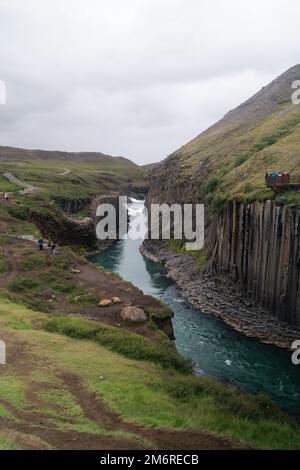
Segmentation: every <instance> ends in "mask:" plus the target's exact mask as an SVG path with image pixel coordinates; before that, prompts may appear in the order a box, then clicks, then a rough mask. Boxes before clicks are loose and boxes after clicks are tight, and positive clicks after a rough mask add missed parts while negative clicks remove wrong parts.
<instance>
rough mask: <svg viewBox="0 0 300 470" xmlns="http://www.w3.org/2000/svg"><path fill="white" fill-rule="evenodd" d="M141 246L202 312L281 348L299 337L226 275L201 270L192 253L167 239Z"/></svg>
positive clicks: (285, 347) (296, 329) (148, 256)
mask: <svg viewBox="0 0 300 470" xmlns="http://www.w3.org/2000/svg"><path fill="white" fill-rule="evenodd" d="M140 250H141V253H142V254H143V255H144V256H145V257H147V258H149V259H151V260H153V261H155V262H158V263H161V264H163V265H164V266H165V267H166V268H167V269H168V275H169V276H170V277H171V278H172V279H173V280H174V281H175V282H176V284H177V285H178V287H179V288H180V289H181V291H182V295H183V297H184V298H185V299H186V300H187V301H188V302H189V303H190V304H191V305H192V306H193V307H195V308H197V309H199V310H201V311H202V312H203V313H206V314H210V315H214V316H216V317H218V318H221V319H222V320H224V321H225V322H226V323H227V324H228V325H230V326H231V327H233V328H234V329H236V330H237V331H240V332H241V333H243V334H245V335H247V336H249V337H253V338H256V339H258V340H260V341H262V342H264V343H267V344H273V345H275V346H278V347H280V348H284V349H288V350H291V346H292V343H293V342H294V341H295V340H299V339H300V330H299V329H298V328H296V327H295V326H292V325H290V324H288V323H285V322H282V321H280V320H278V319H277V318H276V317H273V316H272V315H271V314H270V313H267V312H266V311H265V310H264V309H263V308H262V307H260V306H258V305H255V304H253V303H252V302H251V301H250V300H249V299H248V298H245V297H243V295H242V294H241V293H240V292H239V291H238V289H237V287H236V286H234V285H233V284H232V283H231V282H230V281H228V280H226V278H222V277H218V278H212V277H211V276H207V275H204V274H202V273H201V272H200V270H199V267H198V265H197V259H196V258H195V257H193V256H191V255H188V254H181V253H173V252H170V251H169V250H168V245H167V243H165V242H152V241H150V240H145V241H144V244H143V245H142V246H141V248H140Z"/></svg>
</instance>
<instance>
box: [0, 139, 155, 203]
mask: <svg viewBox="0 0 300 470" xmlns="http://www.w3.org/2000/svg"><path fill="white" fill-rule="evenodd" d="M65 170H68V171H69V170H70V171H69V172H68V173H67V174H62V173H64V172H65ZM4 172H10V173H13V175H15V176H16V177H17V178H19V179H20V180H22V181H24V182H25V183H27V184H31V185H33V186H37V187H38V188H41V190H42V191H43V192H44V193H47V194H50V195H55V196H56V197H57V196H62V197H63V196H65V197H70V198H71V197H75V198H80V197H81V198H84V197H89V196H91V195H92V196H93V195H95V194H102V193H105V192H107V191H109V190H115V189H116V188H117V187H120V185H122V184H123V185H126V184H129V183H131V184H133V185H137V186H138V185H139V184H145V176H146V173H147V172H146V170H145V169H143V168H142V167H139V166H138V165H136V164H134V163H133V162H131V161H130V160H128V159H126V158H123V157H111V156H108V155H103V154H101V153H92V152H89V153H88V152H81V153H71V152H54V151H53V152H51V151H42V150H24V149H18V148H11V147H0V191H17V190H19V189H20V187H19V186H17V185H15V184H13V183H9V182H8V181H7V180H6V179H5V178H4V177H3V173H4Z"/></svg>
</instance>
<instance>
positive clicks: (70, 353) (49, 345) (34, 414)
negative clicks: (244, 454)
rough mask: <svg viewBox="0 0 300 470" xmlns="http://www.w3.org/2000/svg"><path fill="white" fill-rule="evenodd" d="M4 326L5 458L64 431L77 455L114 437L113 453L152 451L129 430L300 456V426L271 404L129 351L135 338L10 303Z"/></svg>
mask: <svg viewBox="0 0 300 470" xmlns="http://www.w3.org/2000/svg"><path fill="white" fill-rule="evenodd" d="M0 326H1V337H2V338H3V339H5V341H6V344H7V349H8V357H7V361H8V363H7V365H6V366H1V381H0V422H2V424H4V423H6V426H5V427H4V426H1V432H0V448H48V447H53V446H54V447H55V442H56V438H57V440H58V442H59V439H60V438H61V436H60V434H59V433H60V432H61V431H64V433H70V432H73V433H76V434H75V437H74V434H73V435H72V436H73V439H75V440H77V444H76V442H75V446H76V445H77V446H79V445H80V443H81V442H82V440H83V439H84V438H86V437H87V436H88V437H89V439H90V440H91V439H92V437H93V436H97V439H98V440H97V443H98V444H99V443H101V439H104V437H105V436H106V437H107V435H108V436H110V438H111V441H110V445H111V446H113V445H114V441H113V439H116V438H122V439H131V440H133V445H134V446H135V447H137V448H138V447H140V446H141V444H142V446H143V447H145V446H146V447H147V446H148V447H151V446H153V442H152V444H151V434H150V435H149V434H147V436H148V437H147V440H145V432H143V430H142V428H132V429H131V432H130V433H129V428H128V424H127V425H125V424H124V422H125V423H130V422H135V423H140V424H141V425H143V426H145V427H146V428H147V427H152V431H151V432H153V429H155V428H157V427H159V428H161V427H162V428H164V429H173V430H175V429H177V430H178V431H179V430H180V431H181V432H183V431H184V430H188V429H193V430H201V431H209V432H212V433H214V434H215V435H216V436H218V435H219V436H225V437H230V438H234V439H238V440H240V441H242V442H243V443H244V444H243V445H251V446H255V447H261V448H292V449H294V448H297V449H299V448H300V430H299V427H298V425H297V424H296V423H295V422H294V421H293V420H292V419H291V418H289V417H287V416H286V415H285V414H284V413H282V412H281V411H279V410H278V409H277V408H276V407H275V406H273V405H272V404H271V402H270V401H269V400H268V399H266V398H263V397H253V396H250V395H247V394H246V393H244V392H242V391H240V390H238V389H235V388H233V387H230V386H225V385H222V384H218V383H216V382H214V381H211V380H209V379H203V378H196V377H193V376H191V375H189V374H188V373H187V372H184V371H183V372H182V373H180V372H176V370H175V369H174V367H173V365H174V364H172V363H170V364H169V365H168V364H165V365H164V367H162V366H161V364H160V361H159V360H155V359H154V357H153V358H152V359H151V356H147V355H144V356H143V355H140V352H139V351H141V349H139V347H136V348H133V347H132V338H131V336H133V337H134V336H136V335H134V334H130V335H128V332H125V331H122V330H118V329H117V328H114V327H108V326H105V329H104V330H103V327H104V325H102V324H101V323H99V322H92V321H89V320H84V319H72V318H67V317H55V316H52V317H49V316H47V315H45V314H42V313H40V312H34V311H32V310H30V309H28V308H25V307H23V306H20V305H17V304H14V303H11V302H8V301H4V300H1V301H0ZM93 331H94V334H92V332H93ZM96 332H97V333H96ZM115 337H116V339H117V342H115V343H114V338H115ZM145 341H146V340H145ZM128 342H129V343H131V351H132V355H131V356H129V357H128V355H127V354H126V344H128ZM114 344H115V345H120V344H123V348H120V347H119V348H118V349H116V348H115V347H114ZM154 350H155V347H154V346H153V351H154ZM82 389H84V390H85V391H84V394H83V397H82V396H81V397H80V396H79V391H80V390H82ZM98 399H101V400H103V401H104V403H105V406H106V407H108V409H111V410H112V412H113V413H118V414H119V415H120V416H121V417H122V418H118V420H117V421H116V423H115V424H113V425H111V426H109V422H108V418H106V419H104V418H105V416H104V415H105V413H106V414H107V413H108V411H107V410H106V411H105V409H104V408H103V405H102V411H101V412H100V414H99V410H98V412H96V408H95V406H96V405H95V403H97V400H98ZM89 400H90V401H91V403H90V402H89ZM90 406H93V407H94V408H93V409H94V414H93V413H92V412H91V411H90ZM101 419H102V420H103V425H101V423H100V424H99V420H101ZM112 419H113V418H112V416H111V415H110V420H112ZM122 420H124V421H123V423H122ZM126 426H127V428H126ZM25 431H26V435H25V434H24V433H25ZM64 435H65V434H64ZM200 437H201V436H200ZM182 439H184V434H182ZM92 442H93V441H92ZM53 443H54V444H53ZM123 444H124V442H123ZM63 445H64V441H63V440H61V446H63ZM117 445H119V446H121V447H122V442H121V443H120V442H118V443H117ZM58 447H59V445H58Z"/></svg>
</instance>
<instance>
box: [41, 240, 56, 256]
mask: <svg viewBox="0 0 300 470" xmlns="http://www.w3.org/2000/svg"><path fill="white" fill-rule="evenodd" d="M37 244H38V248H39V250H40V251H43V250H44V239H43V238H42V237H41V238H40V239H39V240H38V242H37ZM47 248H48V250H49V251H50V255H51V256H56V255H57V248H56V243H54V242H53V243H52V242H51V240H50V239H49V240H48V243H47Z"/></svg>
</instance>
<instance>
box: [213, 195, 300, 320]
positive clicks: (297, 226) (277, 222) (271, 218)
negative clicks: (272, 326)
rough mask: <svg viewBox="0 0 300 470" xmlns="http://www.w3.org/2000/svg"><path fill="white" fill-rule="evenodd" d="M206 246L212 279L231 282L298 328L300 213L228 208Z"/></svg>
mask: <svg viewBox="0 0 300 470" xmlns="http://www.w3.org/2000/svg"><path fill="white" fill-rule="evenodd" d="M206 242H207V255H208V262H207V266H206V271H207V272H208V273H212V274H216V273H217V274H219V275H224V276H226V277H229V278H230V279H232V281H234V282H236V283H238V285H239V286H240V288H241V289H242V291H243V292H244V293H245V294H246V295H248V296H249V297H251V298H252V299H253V300H254V301H255V302H258V303H261V304H262V305H263V306H264V307H265V308H266V309H267V310H269V311H270V312H271V313H272V314H274V315H276V316H277V317H278V318H280V319H281V320H284V321H287V322H290V323H292V324H295V325H299V324H300V211H296V210H292V209H289V208H287V207H284V206H278V205H276V204H275V203H274V202H271V201H266V202H254V203H252V204H242V203H239V202H228V203H226V204H225V206H224V209H223V211H222V213H221V214H220V215H219V216H215V217H213V219H212V221H211V223H210V225H209V228H208V233H207V236H206Z"/></svg>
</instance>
